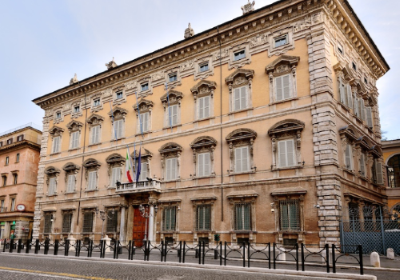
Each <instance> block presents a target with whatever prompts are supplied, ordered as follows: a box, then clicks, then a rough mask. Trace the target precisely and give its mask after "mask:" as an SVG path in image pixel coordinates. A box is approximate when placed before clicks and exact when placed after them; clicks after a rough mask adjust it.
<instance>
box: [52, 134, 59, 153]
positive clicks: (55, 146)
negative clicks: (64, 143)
mask: <svg viewBox="0 0 400 280" xmlns="http://www.w3.org/2000/svg"><path fill="white" fill-rule="evenodd" d="M52 150H53V151H52V153H53V154H54V153H58V152H59V151H60V136H57V137H54V138H53V149H52Z"/></svg>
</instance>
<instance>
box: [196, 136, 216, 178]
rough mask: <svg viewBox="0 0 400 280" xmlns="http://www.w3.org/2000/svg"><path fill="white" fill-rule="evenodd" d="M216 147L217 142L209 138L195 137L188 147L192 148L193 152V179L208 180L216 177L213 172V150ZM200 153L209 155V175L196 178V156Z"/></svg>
mask: <svg viewBox="0 0 400 280" xmlns="http://www.w3.org/2000/svg"><path fill="white" fill-rule="evenodd" d="M216 146H217V140H215V139H214V138H212V137H210V136H200V137H197V138H196V139H195V140H194V141H193V142H192V143H191V144H190V147H191V148H192V151H193V163H194V173H193V179H198V178H209V177H215V176H216V174H215V171H214V150H215V147H216ZM201 153H210V175H208V176H202V177H199V176H197V169H198V163H197V156H198V154H201Z"/></svg>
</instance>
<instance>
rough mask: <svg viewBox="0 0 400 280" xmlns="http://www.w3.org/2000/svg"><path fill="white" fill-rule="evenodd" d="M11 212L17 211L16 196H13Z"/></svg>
mask: <svg viewBox="0 0 400 280" xmlns="http://www.w3.org/2000/svg"><path fill="white" fill-rule="evenodd" d="M10 211H11V212H14V211H15V197H13V198H11V208H10Z"/></svg>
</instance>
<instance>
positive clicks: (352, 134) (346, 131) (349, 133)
mask: <svg viewBox="0 0 400 280" xmlns="http://www.w3.org/2000/svg"><path fill="white" fill-rule="evenodd" d="M339 134H340V135H342V136H345V137H347V138H349V139H350V140H352V141H355V140H357V139H358V138H359V137H358V134H357V133H356V130H355V128H354V126H353V125H348V126H345V127H342V128H341V129H339Z"/></svg>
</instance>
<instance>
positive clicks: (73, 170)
mask: <svg viewBox="0 0 400 280" xmlns="http://www.w3.org/2000/svg"><path fill="white" fill-rule="evenodd" d="M80 169H81V168H80V166H78V165H76V164H75V163H72V162H68V163H66V164H65V165H64V167H63V170H64V171H65V180H64V181H65V186H66V188H65V193H76V182H77V180H78V178H77V174H78V173H79V170H80ZM70 175H73V176H74V177H75V188H74V191H73V192H68V176H70Z"/></svg>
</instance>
